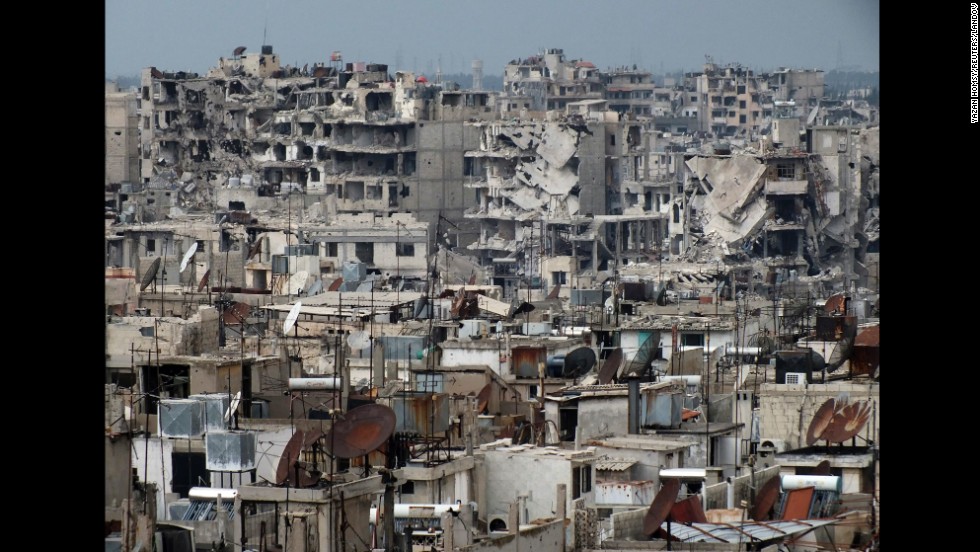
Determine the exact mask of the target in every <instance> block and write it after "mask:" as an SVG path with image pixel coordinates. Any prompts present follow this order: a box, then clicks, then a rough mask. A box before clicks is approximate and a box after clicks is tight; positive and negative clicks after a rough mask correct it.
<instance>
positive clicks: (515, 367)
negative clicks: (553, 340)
mask: <svg viewBox="0 0 980 552" xmlns="http://www.w3.org/2000/svg"><path fill="white" fill-rule="evenodd" d="M511 359H512V360H511V370H512V371H513V373H514V375H515V376H517V377H519V378H536V377H538V363H544V362H545V361H546V360H547V349H545V348H544V347H514V348H513V349H511Z"/></svg>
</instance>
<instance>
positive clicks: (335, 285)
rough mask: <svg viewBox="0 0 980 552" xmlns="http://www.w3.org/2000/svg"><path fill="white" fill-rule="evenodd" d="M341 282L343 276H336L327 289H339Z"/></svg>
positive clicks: (342, 281)
mask: <svg viewBox="0 0 980 552" xmlns="http://www.w3.org/2000/svg"><path fill="white" fill-rule="evenodd" d="M343 283H344V279H343V278H337V279H336V280H334V281H333V283H332V284H330V287H329V288H327V291H337V290H338V289H340V285H341V284H343Z"/></svg>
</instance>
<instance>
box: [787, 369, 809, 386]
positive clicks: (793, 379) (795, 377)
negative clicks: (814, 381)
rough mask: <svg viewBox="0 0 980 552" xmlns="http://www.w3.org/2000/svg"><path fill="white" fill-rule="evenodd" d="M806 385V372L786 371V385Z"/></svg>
mask: <svg viewBox="0 0 980 552" xmlns="http://www.w3.org/2000/svg"><path fill="white" fill-rule="evenodd" d="M799 384H803V385H806V374H805V373H803V372H786V385H799Z"/></svg>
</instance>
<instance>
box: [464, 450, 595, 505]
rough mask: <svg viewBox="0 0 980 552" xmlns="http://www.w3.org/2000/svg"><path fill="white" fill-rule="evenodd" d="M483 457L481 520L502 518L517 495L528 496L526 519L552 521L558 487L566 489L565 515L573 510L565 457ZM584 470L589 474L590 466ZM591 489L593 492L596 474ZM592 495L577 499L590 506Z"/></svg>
mask: <svg viewBox="0 0 980 552" xmlns="http://www.w3.org/2000/svg"><path fill="white" fill-rule="evenodd" d="M485 454H486V456H485V466H486V490H487V495H486V497H487V506H486V507H487V510H486V511H485V512H481V513H480V517H481V518H485V519H487V520H489V519H490V518H491V516H494V515H503V516H505V519H506V515H507V513H508V511H509V509H510V504H511V503H513V502H514V501H516V500H517V496H518V495H530V496H529V498H528V499H527V501H526V507H527V514H528V519H530V520H534V519H537V518H543V517H551V516H553V515H555V512H557V510H558V508H557V505H556V504H555V489H556V488H557V486H558V485H559V484H564V485H566V489H568V492H567V493H566V512H571V511H572V509H573V505H572V503H573V501H574V500H575V499H574V498H572V463H571V461H569V460H567V459H565V458H564V457H560V456H555V455H539V454H526V453H519V452H518V453H515V452H508V451H506V450H496V451H487V452H486V453H485ZM584 469H590V470H592V469H593V468H592V466H591V465H587V466H584ZM592 482H593V483H592V488H593V489H595V470H593V477H592ZM593 497H594V492H593V491H590V492H588V493H582V494H581V496H580V497H579V498H585V500H586V502H591V501H592V500H593Z"/></svg>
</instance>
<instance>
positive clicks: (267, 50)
mask: <svg viewBox="0 0 980 552" xmlns="http://www.w3.org/2000/svg"><path fill="white" fill-rule="evenodd" d="M271 54H272V45H271V44H263V45H262V55H266V56H268V55H271Z"/></svg>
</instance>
